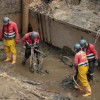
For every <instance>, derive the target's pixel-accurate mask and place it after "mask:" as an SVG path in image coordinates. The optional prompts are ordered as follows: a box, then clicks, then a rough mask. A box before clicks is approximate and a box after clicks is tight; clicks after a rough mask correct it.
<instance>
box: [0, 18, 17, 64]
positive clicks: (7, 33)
mask: <svg viewBox="0 0 100 100" xmlns="http://www.w3.org/2000/svg"><path fill="white" fill-rule="evenodd" d="M2 38H3V41H4V48H5V51H6V53H7V58H6V60H5V61H9V60H11V54H12V56H13V60H12V63H11V64H15V63H16V49H15V42H16V43H18V42H19V40H18V39H19V33H18V28H17V25H16V23H15V22H12V21H10V19H9V18H8V17H4V19H3V29H2V33H1V36H0V39H2Z"/></svg>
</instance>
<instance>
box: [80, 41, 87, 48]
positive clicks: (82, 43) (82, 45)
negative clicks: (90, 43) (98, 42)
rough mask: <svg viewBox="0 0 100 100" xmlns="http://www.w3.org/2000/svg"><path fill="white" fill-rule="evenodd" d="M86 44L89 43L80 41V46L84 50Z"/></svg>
mask: <svg viewBox="0 0 100 100" xmlns="http://www.w3.org/2000/svg"><path fill="white" fill-rule="evenodd" d="M86 43H87V41H86V40H84V39H82V40H80V45H81V47H82V48H84V47H85V46H86Z"/></svg>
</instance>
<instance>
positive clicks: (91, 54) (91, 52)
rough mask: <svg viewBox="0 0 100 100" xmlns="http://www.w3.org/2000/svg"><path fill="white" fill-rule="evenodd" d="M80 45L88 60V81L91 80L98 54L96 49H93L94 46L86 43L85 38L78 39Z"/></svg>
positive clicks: (96, 64)
mask: <svg viewBox="0 0 100 100" xmlns="http://www.w3.org/2000/svg"><path fill="white" fill-rule="evenodd" d="M80 45H81V47H82V50H83V51H84V52H86V55H87V59H88V62H89V71H88V74H87V76H88V81H91V80H93V75H94V66H98V55H97V51H96V50H95V47H94V46H93V45H92V44H90V43H88V42H87V41H86V40H84V39H82V40H81V41H80Z"/></svg>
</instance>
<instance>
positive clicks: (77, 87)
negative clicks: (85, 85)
mask: <svg viewBox="0 0 100 100" xmlns="http://www.w3.org/2000/svg"><path fill="white" fill-rule="evenodd" d="M75 89H79V90H80V91H82V90H83V89H82V88H81V87H80V86H76V85H75Z"/></svg>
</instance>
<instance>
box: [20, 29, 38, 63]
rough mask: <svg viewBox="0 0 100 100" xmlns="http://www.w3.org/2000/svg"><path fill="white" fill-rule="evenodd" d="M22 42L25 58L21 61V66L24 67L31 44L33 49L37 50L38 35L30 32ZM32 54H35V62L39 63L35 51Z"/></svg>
mask: <svg viewBox="0 0 100 100" xmlns="http://www.w3.org/2000/svg"><path fill="white" fill-rule="evenodd" d="M22 42H23V43H24V46H25V47H26V49H25V56H24V59H23V61H22V65H25V63H26V60H27V59H28V58H29V57H30V55H31V46H30V45H31V44H34V46H35V49H37V50H38V49H39V33H38V32H35V31H33V32H30V33H27V34H26V35H25V36H24V37H23V38H22ZM34 53H36V58H37V62H38V63H39V53H38V52H37V51H35V50H34Z"/></svg>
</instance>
